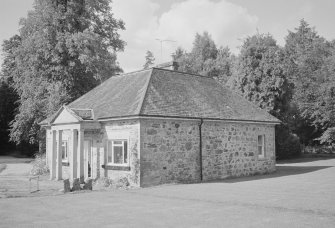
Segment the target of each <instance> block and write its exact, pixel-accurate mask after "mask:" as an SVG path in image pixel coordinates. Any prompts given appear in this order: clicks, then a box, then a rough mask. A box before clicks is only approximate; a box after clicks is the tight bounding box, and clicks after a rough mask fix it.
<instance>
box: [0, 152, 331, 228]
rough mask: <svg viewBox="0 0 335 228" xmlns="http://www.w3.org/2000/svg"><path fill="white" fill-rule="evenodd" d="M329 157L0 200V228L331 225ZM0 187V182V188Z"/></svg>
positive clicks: (320, 226)
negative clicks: (251, 171) (139, 185)
mask: <svg viewBox="0 0 335 228" xmlns="http://www.w3.org/2000/svg"><path fill="white" fill-rule="evenodd" d="M334 174H335V159H334V158H333V159H321V160H318V159H305V160H304V161H302V160H299V161H297V162H296V163H293V162H289V161H287V162H285V161H283V162H281V163H280V164H279V165H278V166H277V172H276V173H274V174H271V175H263V176H253V177H243V178H237V179H229V180H224V181H217V182H210V183H198V184H184V185H183V184H176V185H164V186H157V187H151V188H143V189H131V190H112V191H92V192H86V193H75V194H74V193H68V194H58V195H55V196H38V197H20V198H3V199H0V205H1V206H0V227H17V226H19V227H21V226H22V227H24V226H27V225H29V226H32V227H35V226H36V227H88V226H97V227H257V228H258V227H317V228H322V227H327V228H329V227H335V206H334V205H335V191H334V189H335V175H334ZM0 186H1V183H0Z"/></svg>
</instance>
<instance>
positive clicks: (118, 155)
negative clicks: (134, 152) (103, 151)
mask: <svg viewBox="0 0 335 228" xmlns="http://www.w3.org/2000/svg"><path fill="white" fill-rule="evenodd" d="M107 147H108V148H107V150H108V156H107V163H108V164H112V165H128V163H129V162H128V141H127V140H109V141H108V146H107Z"/></svg>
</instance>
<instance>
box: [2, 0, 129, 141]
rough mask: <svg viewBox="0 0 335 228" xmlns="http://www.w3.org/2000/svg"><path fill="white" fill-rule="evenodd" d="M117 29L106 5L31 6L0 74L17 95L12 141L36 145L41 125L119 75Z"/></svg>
mask: <svg viewBox="0 0 335 228" xmlns="http://www.w3.org/2000/svg"><path fill="white" fill-rule="evenodd" d="M120 29H124V23H123V22H122V21H121V20H117V19H115V18H114V17H113V14H112V13H111V7H110V0H92V1H83V0H35V2H34V8H33V10H32V11H30V12H29V13H28V16H27V17H26V18H24V19H22V20H21V22H20V34H19V36H15V37H13V38H11V40H12V41H14V40H15V41H16V40H17V43H19V44H18V45H16V46H15V45H12V46H13V47H12V48H9V49H4V53H5V55H6V56H5V61H4V64H3V68H4V69H5V70H4V72H3V73H4V74H5V75H7V76H8V77H10V78H12V80H13V83H12V86H13V87H14V88H15V91H16V92H17V93H18V95H19V107H18V114H17V115H16V116H15V119H14V121H13V122H12V125H11V134H10V137H11V140H12V141H15V142H17V143H20V142H22V141H30V142H31V143H36V142H37V141H38V139H39V138H40V137H41V135H40V133H41V131H40V127H39V125H38V123H39V122H40V121H41V120H43V119H44V118H46V117H47V116H48V115H49V114H51V113H53V112H55V111H56V110H57V109H59V107H60V106H61V104H63V103H68V102H70V101H72V100H73V99H75V98H77V97H79V96H80V95H82V94H83V93H85V92H87V91H88V90H90V89H91V88H93V87H94V86H96V85H97V84H98V83H100V82H102V81H104V80H105V79H107V78H108V77H110V76H112V75H113V74H115V73H117V72H120V71H121V69H120V67H119V66H118V64H117V61H116V53H117V52H118V51H122V50H123V48H124V44H125V43H124V42H123V41H122V40H121V39H120V37H119V34H118V31H119V30H120ZM6 42H10V40H9V41H5V44H6ZM12 43H14V42H12ZM5 46H6V45H5ZM13 56H15V58H13ZM13 59H14V60H13Z"/></svg>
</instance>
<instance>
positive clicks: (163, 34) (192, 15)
mask: <svg viewBox="0 0 335 228" xmlns="http://www.w3.org/2000/svg"><path fill="white" fill-rule="evenodd" d="M161 7H162V6H160V5H158V4H157V3H155V2H154V1H153V0H136V1H134V0H114V3H113V12H114V13H115V16H116V17H119V18H122V19H123V20H124V21H125V23H126V31H124V32H122V33H121V37H122V38H123V39H124V40H125V41H126V42H127V46H126V48H125V52H124V53H122V54H119V58H118V59H119V62H120V64H121V66H122V67H123V68H124V69H125V70H126V71H129V70H134V69H140V68H141V67H142V65H143V64H144V56H145V53H146V51H147V50H151V51H153V53H154V56H155V57H156V63H159V62H164V61H169V60H170V54H171V53H172V52H173V51H174V50H175V49H176V48H177V47H178V46H181V47H183V48H185V49H186V50H190V48H191V47H192V43H193V40H194V37H195V34H196V33H197V32H198V33H203V32H204V31H208V32H209V33H210V34H211V36H212V38H213V40H214V41H215V43H216V44H217V45H218V46H226V45H228V46H229V47H230V48H231V50H232V51H233V52H236V50H237V46H239V45H240V44H241V41H240V39H241V38H243V37H245V36H247V35H250V34H252V33H254V32H255V31H256V27H257V23H258V18H257V17H256V16H253V15H251V14H250V13H249V12H248V11H247V10H246V9H245V8H243V7H241V6H239V5H237V4H233V3H230V2H228V1H226V0H219V1H212V0H186V1H181V2H177V3H174V4H172V5H171V6H170V8H166V9H162V8H161ZM160 12H163V13H160ZM157 38H159V39H164V40H174V41H176V42H163V43H162V52H163V55H162V58H161V48H160V45H161V44H160V42H159V41H157V40H156V39H157Z"/></svg>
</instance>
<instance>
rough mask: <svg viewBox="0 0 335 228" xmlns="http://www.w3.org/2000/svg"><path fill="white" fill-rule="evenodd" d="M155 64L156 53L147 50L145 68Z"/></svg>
mask: <svg viewBox="0 0 335 228" xmlns="http://www.w3.org/2000/svg"><path fill="white" fill-rule="evenodd" d="M154 64H155V57H154V54H152V52H151V51H147V53H146V55H145V64H144V65H143V68H144V69H149V68H150V67H152V66H153V65H154Z"/></svg>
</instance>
